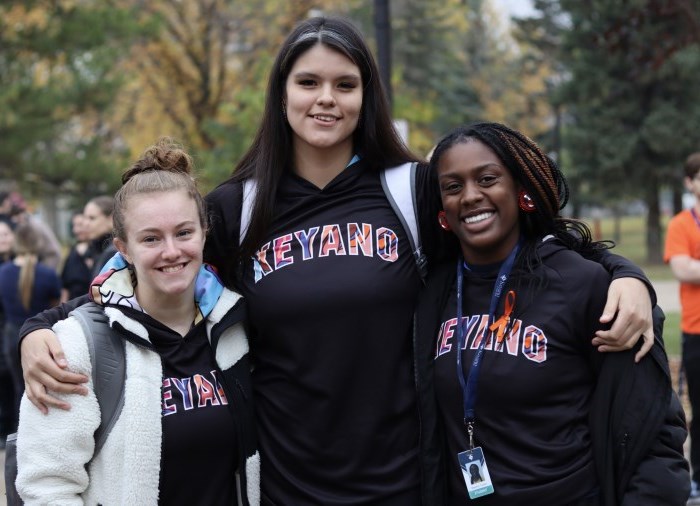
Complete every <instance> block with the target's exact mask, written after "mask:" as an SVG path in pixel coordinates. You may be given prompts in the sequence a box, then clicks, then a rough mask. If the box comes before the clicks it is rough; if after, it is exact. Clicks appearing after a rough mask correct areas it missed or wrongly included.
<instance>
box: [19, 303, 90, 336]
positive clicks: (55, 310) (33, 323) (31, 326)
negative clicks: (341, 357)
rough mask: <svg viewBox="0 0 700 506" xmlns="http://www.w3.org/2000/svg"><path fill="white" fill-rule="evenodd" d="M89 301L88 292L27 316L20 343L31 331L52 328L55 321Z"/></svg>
mask: <svg viewBox="0 0 700 506" xmlns="http://www.w3.org/2000/svg"><path fill="white" fill-rule="evenodd" d="M88 302H90V299H89V297H88V296H87V294H85V295H81V296H80V297H76V298H75V299H71V300H69V301H68V302H64V303H63V304H60V305H58V306H56V307H52V308H51V309H47V310H45V311H42V312H41V313H38V314H37V315H35V316H32V317H31V318H27V320H26V321H25V322H24V324H23V325H22V328H21V329H20V331H19V335H20V345H21V344H22V341H21V340H22V339H24V337H25V336H26V335H27V334H29V333H30V332H34V331H35V330H41V329H50V328H51V327H52V326H53V324H54V323H56V322H58V321H61V320H65V319H66V318H67V317H68V313H70V312H71V311H73V310H74V309H75V308H76V307H80V306H82V305H83V304H87V303H88Z"/></svg>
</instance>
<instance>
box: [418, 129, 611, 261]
mask: <svg viewBox="0 0 700 506" xmlns="http://www.w3.org/2000/svg"><path fill="white" fill-rule="evenodd" d="M474 139H475V140H478V141H480V142H482V143H483V144H485V145H486V146H488V147H489V148H491V149H492V150H493V152H494V153H496V155H497V156H498V158H499V159H500V160H501V162H503V164H504V165H505V167H506V168H507V169H508V172H510V174H511V175H512V176H513V178H514V179H515V181H516V182H517V183H518V184H519V185H520V186H522V187H523V188H524V189H525V191H526V192H527V193H528V194H529V195H530V197H531V198H532V199H533V201H534V204H535V211H534V212H532V213H525V212H523V211H520V224H521V233H522V235H523V237H524V240H525V245H524V248H523V251H522V253H521V258H524V259H525V262H526V264H527V266H528V267H529V268H530V270H531V269H532V267H533V266H534V265H535V264H536V263H538V257H537V254H536V246H537V243H539V242H540V240H541V239H542V238H543V237H544V236H546V235H550V234H551V235H553V236H555V237H557V238H558V239H560V240H561V241H562V242H563V243H564V244H566V245H567V246H568V247H569V248H571V249H573V250H575V251H578V252H580V253H582V254H584V255H586V254H590V253H591V252H593V251H594V250H600V249H606V248H610V247H612V246H613V243H612V242H611V241H593V239H592V236H591V231H590V229H589V228H588V226H587V225H586V224H585V223H584V222H582V221H579V220H574V219H570V218H564V217H562V216H561V215H560V214H559V211H560V210H561V209H563V208H564V206H566V203H567V202H568V200H569V186H568V184H567V183H566V179H565V177H564V174H562V172H561V170H559V167H558V166H557V164H556V162H555V161H554V160H552V158H550V157H549V156H547V154H545V153H544V152H543V151H542V149H540V147H539V146H538V145H537V144H536V143H535V142H534V141H533V140H532V139H530V138H529V137H527V136H526V135H524V134H522V133H520V132H518V131H516V130H513V129H512V128H509V127H507V126H505V125H502V124H500V123H474V124H472V125H467V126H462V127H458V128H456V129H455V130H453V131H452V132H450V133H449V134H448V135H446V136H445V137H444V138H443V139H442V140H441V141H440V142H439V143H438V145H437V146H436V147H435V150H434V152H433V155H432V157H431V158H430V165H431V170H433V171H435V170H437V166H438V164H439V162H440V158H441V157H442V156H443V155H444V154H445V152H446V151H447V150H448V149H449V148H451V147H452V146H454V145H455V144H460V143H463V142H469V141H470V140H474ZM514 198H515V197H514Z"/></svg>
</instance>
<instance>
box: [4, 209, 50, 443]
mask: <svg viewBox="0 0 700 506" xmlns="http://www.w3.org/2000/svg"><path fill="white" fill-rule="evenodd" d="M41 244H42V238H41V236H40V235H39V233H38V231H37V229H36V228H35V227H34V226H33V225H32V224H30V223H25V224H23V225H19V226H18V227H17V229H16V230H15V233H14V250H15V257H14V258H13V259H12V260H10V261H7V262H5V263H3V264H2V265H1V266H0V304H1V305H2V312H3V314H4V318H5V324H4V328H3V332H2V339H3V342H2V353H3V358H4V360H5V363H6V364H7V366H8V368H9V370H10V375H11V377H12V387H13V410H12V424H11V428H10V431H9V432H15V431H16V430H17V417H18V413H19V401H20V398H21V396H22V392H23V391H24V380H23V379H22V367H21V365H20V362H19V357H18V356H17V346H18V345H19V329H20V327H21V325H22V324H23V323H24V321H25V320H26V319H27V318H29V317H30V316H33V315H35V314H37V313H39V312H41V311H43V310H45V309H47V308H49V307H52V306H55V305H56V304H58V301H59V298H60V296H61V281H60V280H59V279H58V275H57V274H56V271H54V270H53V269H51V268H50V267H48V266H46V265H44V264H41V263H39V251H40V247H41Z"/></svg>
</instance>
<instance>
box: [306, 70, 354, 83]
mask: <svg viewBox="0 0 700 506" xmlns="http://www.w3.org/2000/svg"><path fill="white" fill-rule="evenodd" d="M293 77H294V78H295V79H304V78H317V79H318V78H320V77H321V76H320V75H318V74H316V73H314V72H306V71H301V72H297V73H296V74H294V75H293ZM334 80H335V81H361V80H362V78H361V77H360V76H359V75H358V74H344V75H342V76H338V77H336V78H335V79H334Z"/></svg>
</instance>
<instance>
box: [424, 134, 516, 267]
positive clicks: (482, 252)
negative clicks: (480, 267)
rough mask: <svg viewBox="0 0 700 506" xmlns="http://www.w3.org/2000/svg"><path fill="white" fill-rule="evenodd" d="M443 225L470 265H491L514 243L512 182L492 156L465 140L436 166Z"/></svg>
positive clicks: (514, 213) (503, 256)
mask: <svg viewBox="0 0 700 506" xmlns="http://www.w3.org/2000/svg"><path fill="white" fill-rule="evenodd" d="M437 171H438V181H439V184H440V195H441V197H442V205H443V209H444V210H445V215H446V218H447V221H448V223H449V225H450V228H451V229H452V232H454V234H455V235H456V236H457V238H458V239H459V242H460V244H461V247H462V253H463V255H464V259H465V260H466V261H467V262H468V263H473V264H489V263H495V262H499V261H502V260H505V258H506V257H507V256H508V254H509V253H510V252H511V250H512V249H513V248H514V247H515V245H516V244H517V242H518V237H519V234H520V225H519V218H518V212H519V211H518V197H517V184H516V182H515V180H514V179H513V177H512V176H511V175H510V172H509V171H508V169H507V168H506V167H505V166H504V165H503V162H501V160H500V159H499V158H498V156H496V154H495V153H494V152H493V150H491V148H489V147H488V146H486V145H485V144H483V143H482V142H480V141H478V140H475V139H469V140H467V141H463V142H459V143H458V144H455V145H454V146H452V147H451V148H449V149H447V150H446V151H445V152H444V153H443V155H442V157H441V158H440V161H439V163H438V166H437Z"/></svg>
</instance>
